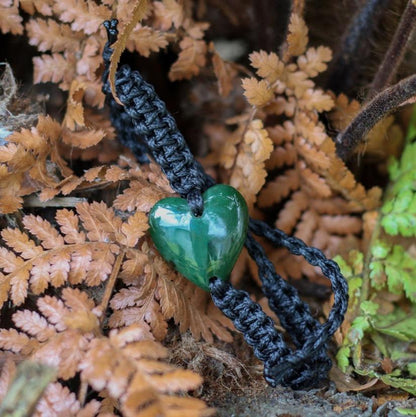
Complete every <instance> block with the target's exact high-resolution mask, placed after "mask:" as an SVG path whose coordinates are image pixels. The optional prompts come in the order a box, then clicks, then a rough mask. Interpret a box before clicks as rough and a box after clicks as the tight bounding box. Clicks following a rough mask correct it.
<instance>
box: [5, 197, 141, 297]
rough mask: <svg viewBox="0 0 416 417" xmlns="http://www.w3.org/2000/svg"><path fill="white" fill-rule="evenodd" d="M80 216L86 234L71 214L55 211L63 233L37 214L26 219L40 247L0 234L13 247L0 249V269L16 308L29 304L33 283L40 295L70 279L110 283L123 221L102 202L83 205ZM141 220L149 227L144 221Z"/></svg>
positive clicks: (10, 233) (8, 231)
mask: <svg viewBox="0 0 416 417" xmlns="http://www.w3.org/2000/svg"><path fill="white" fill-rule="evenodd" d="M66 216H68V218H67V219H66ZM78 216H79V219H80V220H81V224H82V227H83V228H84V230H85V232H86V233H84V232H82V231H78V230H76V229H75V227H76V226H77V225H78V219H76V218H75V215H74V214H73V213H71V212H69V211H68V210H61V211H58V212H57V222H58V224H59V225H61V227H62V229H61V233H60V232H59V231H58V230H57V229H55V228H54V227H53V226H52V225H51V224H50V223H49V222H48V221H46V220H44V219H42V218H40V217H39V216H38V217H35V216H33V215H28V216H25V217H24V218H23V224H24V226H25V228H26V229H27V230H28V232H29V233H30V234H31V235H32V236H33V237H34V238H35V239H36V240H38V241H40V243H41V245H42V246H36V244H35V243H34V241H32V240H31V239H29V238H28V237H27V236H25V234H23V233H21V232H18V231H14V230H12V229H4V230H3V231H2V232H1V235H2V237H3V239H4V241H5V242H6V244H7V245H8V246H9V248H10V249H9V250H8V249H6V248H5V247H3V248H0V249H1V251H0V268H2V269H3V273H4V274H5V275H4V279H3V280H2V283H1V285H2V293H5V292H6V289H7V291H10V294H11V299H12V300H13V302H14V304H15V305H20V304H21V303H22V302H23V301H24V300H25V298H26V296H27V290H28V286H29V284H30V289H31V291H33V292H34V293H35V294H41V293H43V292H44V291H45V290H46V289H47V287H48V285H52V286H53V287H60V286H62V285H64V284H65V283H66V282H67V281H68V280H69V281H70V282H74V281H75V282H77V283H78V282H81V281H84V282H85V283H86V284H87V285H98V284H99V283H100V282H102V281H104V280H105V279H107V277H108V275H109V274H110V272H111V270H112V264H113V263H114V254H116V253H118V251H119V250H120V249H119V246H117V245H121V244H122V243H121V242H120V241H119V240H117V239H120V240H121V241H122V242H124V241H125V240H126V236H125V235H124V234H123V233H122V231H121V223H122V221H121V219H120V218H118V217H115V215H114V212H113V211H112V210H110V209H108V208H107V207H106V206H105V205H104V204H103V203H101V204H99V203H92V204H91V205H88V204H86V203H85V204H80V205H79V206H78ZM142 221H143V223H144V224H147V222H145V220H144V219H143V218H142ZM135 227H136V228H137V227H138V225H137V221H136V226H135ZM143 227H146V226H144V225H143ZM12 236H13V237H14V238H15V240H13V241H12V240H11V237H12ZM15 252H16V253H18V254H19V253H20V255H16V254H15ZM2 301H3V302H4V300H2Z"/></svg>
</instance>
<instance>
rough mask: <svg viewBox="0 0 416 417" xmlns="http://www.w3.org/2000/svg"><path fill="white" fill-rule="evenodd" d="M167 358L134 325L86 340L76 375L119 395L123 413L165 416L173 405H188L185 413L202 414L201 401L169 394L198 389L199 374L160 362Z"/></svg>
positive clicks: (178, 409)
mask: <svg viewBox="0 0 416 417" xmlns="http://www.w3.org/2000/svg"><path fill="white" fill-rule="evenodd" d="M166 357H167V350H166V349H165V348H163V347H162V346H161V345H160V344H158V343H156V342H153V341H151V340H148V339H146V338H145V337H144V334H143V331H142V329H141V328H140V327H138V326H134V325H133V326H130V327H128V328H125V329H123V330H121V331H120V332H117V331H114V330H113V331H112V332H110V335H109V338H102V339H98V338H97V339H93V340H92V341H91V342H90V345H89V349H88V352H87V354H86V355H85V358H84V360H83V361H82V363H81V364H80V368H81V378H82V379H83V380H85V381H86V382H88V384H90V385H91V386H92V387H93V388H94V389H95V390H97V391H102V390H103V389H105V390H106V391H107V392H108V393H109V395H110V396H112V397H113V398H120V408H121V411H122V412H123V414H124V415H126V416H134V417H136V416H137V417H140V416H159V415H161V416H162V415H163V416H168V415H170V413H171V412H173V410H175V412H177V413H181V412H184V411H185V410H187V409H188V410H189V411H190V414H188V415H193V416H202V415H206V413H207V411H208V409H207V408H206V406H205V404H204V403H203V402H202V401H200V400H196V399H187V398H183V397H176V396H175V395H172V394H173V393H177V392H181V391H182V392H183V391H188V390H190V389H195V388H197V387H198V386H199V385H200V384H201V382H202V380H201V378H200V377H199V376H198V375H196V374H194V373H193V372H191V371H187V370H179V369H177V368H176V367H174V366H172V365H169V364H167V363H165V362H162V361H161V359H164V358H166ZM167 393H170V395H166V394H167ZM183 400H185V401H183Z"/></svg>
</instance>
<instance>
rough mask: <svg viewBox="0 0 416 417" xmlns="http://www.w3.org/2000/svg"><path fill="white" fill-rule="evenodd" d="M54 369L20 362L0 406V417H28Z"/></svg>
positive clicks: (51, 377)
mask: <svg viewBox="0 0 416 417" xmlns="http://www.w3.org/2000/svg"><path fill="white" fill-rule="evenodd" d="M55 376H56V369H55V368H52V367H50V366H47V365H42V364H39V363H34V362H30V361H25V362H22V363H21V364H20V365H19V366H18V367H17V371H16V376H15V377H14V379H13V381H12V383H11V385H10V387H9V389H8V391H7V394H6V396H5V397H4V399H3V401H2V403H1V405H0V417H30V416H31V415H32V413H33V411H34V409H35V407H36V404H37V403H38V401H39V399H40V397H41V396H42V394H43V391H44V390H45V388H46V386H47V385H48V384H49V383H50V382H51V381H52V380H53V379H54V378H55Z"/></svg>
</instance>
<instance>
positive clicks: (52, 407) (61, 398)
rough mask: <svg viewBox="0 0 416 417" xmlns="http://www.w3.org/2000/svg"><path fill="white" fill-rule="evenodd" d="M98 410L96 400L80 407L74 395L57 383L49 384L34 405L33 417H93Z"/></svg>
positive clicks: (98, 405)
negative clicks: (61, 416) (62, 416)
mask: <svg viewBox="0 0 416 417" xmlns="http://www.w3.org/2000/svg"><path fill="white" fill-rule="evenodd" d="M99 408H100V403H99V402H98V401H97V400H91V401H90V402H88V403H87V404H85V405H81V403H80V401H79V400H78V399H77V397H76V395H75V394H74V393H73V392H71V391H70V390H69V389H68V387H64V386H63V385H61V384H60V383H59V382H55V383H52V384H49V385H48V387H47V388H46V390H45V392H44V394H43V396H42V398H41V399H40V400H39V402H38V404H37V405H36V410H35V413H34V414H33V415H34V417H48V416H60V415H65V416H67V417H95V416H96V415H97V412H98V410H99Z"/></svg>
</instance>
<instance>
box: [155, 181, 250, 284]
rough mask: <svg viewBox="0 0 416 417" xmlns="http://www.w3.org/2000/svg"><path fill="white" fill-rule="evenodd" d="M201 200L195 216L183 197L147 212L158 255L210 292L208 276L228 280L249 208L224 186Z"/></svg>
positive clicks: (218, 187) (234, 190) (244, 229)
mask: <svg viewBox="0 0 416 417" xmlns="http://www.w3.org/2000/svg"><path fill="white" fill-rule="evenodd" d="M203 198H204V212H203V214H202V215H201V216H200V217H196V216H195V215H193V213H191V211H190V209H189V206H188V202H187V201H186V200H185V199H183V198H177V197H169V198H165V199H163V200H160V201H158V202H157V203H156V204H155V205H154V207H153V208H152V210H151V212H150V214H149V224H150V234H151V236H152V239H153V242H154V244H155V246H156V248H157V249H158V251H159V252H160V254H161V255H162V256H163V257H164V258H165V259H166V260H167V261H171V262H173V264H174V265H175V268H176V270H177V271H179V272H180V273H181V274H182V275H184V276H185V277H186V278H188V279H189V280H190V281H192V282H193V283H195V284H196V285H198V286H200V287H201V288H203V289H205V290H207V291H209V279H210V278H212V277H213V276H216V277H218V278H221V279H223V280H227V279H229V276H230V273H231V271H232V269H233V267H234V264H235V262H236V261H237V258H238V255H239V254H240V252H241V249H242V248H243V245H244V242H245V239H246V235H247V227H248V209H247V204H246V202H245V200H244V198H243V197H242V195H241V194H240V193H239V192H238V191H237V190H236V189H234V188H233V187H231V186H229V185H222V184H219V185H214V186H213V187H210V188H209V189H208V190H207V191H205V193H204V194H203Z"/></svg>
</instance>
